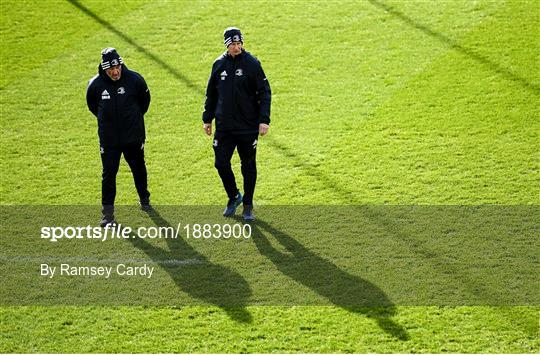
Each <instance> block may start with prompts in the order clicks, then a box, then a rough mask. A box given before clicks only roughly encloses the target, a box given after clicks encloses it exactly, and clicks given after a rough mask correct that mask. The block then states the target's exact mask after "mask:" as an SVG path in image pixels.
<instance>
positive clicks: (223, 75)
mask: <svg viewBox="0 0 540 355" xmlns="http://www.w3.org/2000/svg"><path fill="white" fill-rule="evenodd" d="M219 76H221V80H225V78H227V71H226V70H224V71H222V72H221V74H219Z"/></svg>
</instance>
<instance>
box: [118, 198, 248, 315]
mask: <svg viewBox="0 0 540 355" xmlns="http://www.w3.org/2000/svg"><path fill="white" fill-rule="evenodd" d="M147 213H148V215H149V216H150V218H151V219H152V221H153V222H154V223H155V224H156V225H157V226H159V227H171V224H170V223H169V222H167V220H165V219H164V218H163V217H161V215H160V214H159V212H158V211H157V210H156V209H155V208H154V209H152V210H151V211H149V212H147ZM128 240H129V241H130V242H131V243H132V244H133V245H134V246H135V247H137V248H138V249H140V250H141V251H143V252H145V253H146V254H147V255H148V256H149V257H150V258H151V259H152V260H153V261H154V262H156V263H157V264H158V265H159V266H160V267H162V268H163V270H165V271H166V272H167V273H168V274H169V275H170V276H171V278H172V279H173V280H174V282H175V284H176V285H177V286H178V288H179V289H180V290H182V291H183V292H186V293H187V294H188V295H190V296H191V297H193V298H195V299H198V300H201V301H203V302H205V303H210V304H213V305H216V306H218V307H220V308H222V309H223V310H224V311H225V312H226V313H227V314H228V315H229V317H231V318H232V319H234V320H236V321H239V322H243V323H250V322H252V316H251V313H249V311H248V310H247V309H246V308H245V307H246V305H247V301H248V299H249V297H250V296H251V288H250V287H249V285H248V283H247V282H246V280H245V279H244V278H243V277H242V276H241V275H240V274H238V273H236V272H235V271H232V270H230V269H229V268H226V267H224V266H221V265H217V264H213V263H211V262H210V261H209V260H208V259H207V258H206V257H205V256H204V255H203V254H201V253H199V252H197V251H196V250H195V249H194V248H193V247H192V246H191V245H189V244H188V243H187V242H186V241H185V240H184V239H183V238H181V237H179V238H176V239H172V238H167V239H165V240H166V242H167V248H160V247H157V246H155V245H152V244H151V243H149V242H147V241H146V240H144V239H141V238H130V239H128ZM167 249H168V250H167ZM164 260H168V261H170V260H180V261H182V260H184V261H185V260H196V261H197V263H191V264H183V265H182V264H179V263H177V264H174V263H164V262H163V261H164Z"/></svg>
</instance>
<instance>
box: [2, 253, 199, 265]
mask: <svg viewBox="0 0 540 355" xmlns="http://www.w3.org/2000/svg"><path fill="white" fill-rule="evenodd" d="M0 262H39V263H46V262H55V263H60V262H81V263H103V264H111V263H118V264H120V263H150V264H165V265H195V264H204V262H203V261H202V260H199V259H161V260H151V259H135V258H127V259H112V258H109V259H98V258H84V257H73V256H26V255H14V256H7V255H0Z"/></svg>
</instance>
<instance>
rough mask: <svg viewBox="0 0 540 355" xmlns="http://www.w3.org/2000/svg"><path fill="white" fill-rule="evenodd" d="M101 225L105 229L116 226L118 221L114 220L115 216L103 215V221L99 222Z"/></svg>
mask: <svg viewBox="0 0 540 355" xmlns="http://www.w3.org/2000/svg"><path fill="white" fill-rule="evenodd" d="M99 225H100V227H102V228H105V227H106V226H111V227H112V226H115V225H116V221H115V220H114V215H112V214H109V215H103V217H101V221H99Z"/></svg>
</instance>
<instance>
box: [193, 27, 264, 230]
mask: <svg viewBox="0 0 540 355" xmlns="http://www.w3.org/2000/svg"><path fill="white" fill-rule="evenodd" d="M223 36H224V44H225V47H227V51H226V52H225V53H223V54H222V55H221V56H220V57H219V58H217V59H216V61H215V62H214V64H213V66H212V72H211V74H210V79H208V86H207V88H206V102H205V104H204V112H203V115H202V119H203V129H204V131H205V132H206V134H208V135H211V134H212V120H213V119H214V118H215V119H216V133H215V135H214V142H213V145H214V153H215V167H216V169H217V171H218V173H219V176H220V178H221V181H222V182H223V186H224V188H225V191H226V192H227V196H228V198H229V200H228V202H227V206H226V208H225V211H224V212H223V215H224V216H226V217H228V216H232V215H234V213H235V212H236V208H237V207H238V206H239V205H240V204H241V203H243V205H244V211H243V213H242V217H243V218H244V220H246V221H252V220H254V219H255V217H254V216H253V194H254V192H255V183H256V181H257V166H256V153H257V139H258V136H259V134H261V135H265V134H266V133H267V132H268V128H269V124H270V102H271V90H270V84H269V83H268V80H267V79H266V75H265V74H264V71H263V69H262V66H261V63H260V62H259V60H258V59H257V58H255V57H254V56H253V55H251V54H250V53H249V52H247V51H246V50H244V48H243V44H244V37H243V36H242V33H241V32H240V30H239V29H238V28H236V27H229V28H227V29H226V30H225V32H224V33H223ZM235 148H236V149H238V154H239V155H240V161H241V164H242V176H243V177H244V196H242V194H241V193H240V191H239V190H238V187H237V186H236V180H235V177H234V173H233V171H232V168H231V158H232V155H233V153H234V150H235Z"/></svg>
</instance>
